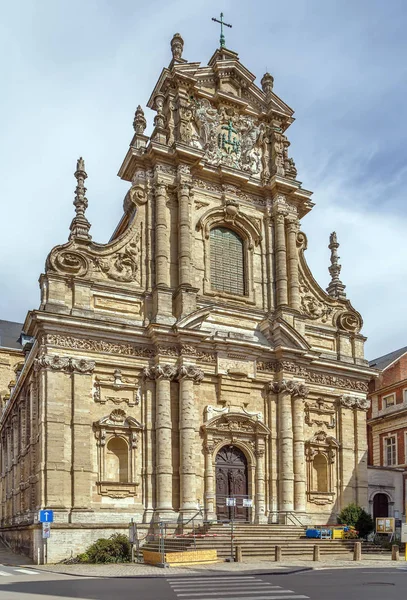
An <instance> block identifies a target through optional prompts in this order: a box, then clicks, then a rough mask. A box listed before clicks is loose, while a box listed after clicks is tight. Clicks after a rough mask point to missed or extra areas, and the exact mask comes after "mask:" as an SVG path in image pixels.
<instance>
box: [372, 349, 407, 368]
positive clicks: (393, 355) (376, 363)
mask: <svg viewBox="0 0 407 600" xmlns="http://www.w3.org/2000/svg"><path fill="white" fill-rule="evenodd" d="M406 352H407V346H404V348H400V349H399V350H394V351H393V352H390V353H389V354H385V355H384V356H379V358H374V359H373V360H370V361H369V366H370V367H375V368H376V369H380V370H382V371H383V369H387V367H388V366H389V365H391V364H392V363H393V362H394V361H395V360H397V359H398V358H400V357H401V356H403V354H405V353H406Z"/></svg>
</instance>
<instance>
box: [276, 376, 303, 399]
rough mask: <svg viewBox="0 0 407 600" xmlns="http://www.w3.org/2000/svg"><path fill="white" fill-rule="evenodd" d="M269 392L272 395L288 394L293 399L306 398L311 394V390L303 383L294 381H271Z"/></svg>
mask: <svg viewBox="0 0 407 600" xmlns="http://www.w3.org/2000/svg"><path fill="white" fill-rule="evenodd" d="M268 390H269V391H270V392H271V393H272V394H281V393H284V392H285V393H288V394H290V395H291V396H292V397H300V398H306V397H307V396H308V394H309V389H308V388H307V386H305V385H304V384H303V383H300V382H298V381H294V380H288V381H285V380H283V381H270V382H269V383H268Z"/></svg>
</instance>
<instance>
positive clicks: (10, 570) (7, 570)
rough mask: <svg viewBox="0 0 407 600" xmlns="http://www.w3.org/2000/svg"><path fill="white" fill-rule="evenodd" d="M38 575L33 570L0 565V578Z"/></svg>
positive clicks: (37, 572)
mask: <svg viewBox="0 0 407 600" xmlns="http://www.w3.org/2000/svg"><path fill="white" fill-rule="evenodd" d="M20 574H23V575H39V574H40V573H39V571H34V570H33V569H23V568H20V567H8V566H7V565H0V577H15V576H16V575H20Z"/></svg>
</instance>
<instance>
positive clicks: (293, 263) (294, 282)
mask: <svg viewBox="0 0 407 600" xmlns="http://www.w3.org/2000/svg"><path fill="white" fill-rule="evenodd" d="M287 233H288V235H287V238H288V240H287V241H288V244H287V249H288V289H289V299H290V306H291V308H294V309H296V310H299V309H300V283H299V278H298V252H297V233H298V219H296V218H295V217H294V218H290V219H289V220H287Z"/></svg>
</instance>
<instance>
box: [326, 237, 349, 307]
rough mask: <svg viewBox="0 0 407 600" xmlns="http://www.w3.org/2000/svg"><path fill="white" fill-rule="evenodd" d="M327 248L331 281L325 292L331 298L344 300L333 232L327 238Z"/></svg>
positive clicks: (343, 287) (343, 289) (344, 295)
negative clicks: (329, 256) (329, 255)
mask: <svg viewBox="0 0 407 600" xmlns="http://www.w3.org/2000/svg"><path fill="white" fill-rule="evenodd" d="M328 248H329V249H330V251H331V266H330V267H329V272H330V274H331V281H330V284H329V285H328V287H327V288H326V291H327V292H328V294H329V295H330V296H331V297H332V298H338V299H340V300H344V299H345V298H346V294H345V287H346V286H345V285H343V283H342V281H341V280H340V279H339V274H340V272H341V269H342V267H341V265H340V264H339V258H340V257H339V256H338V248H339V243H338V240H337V237H336V232H335V231H334V232H333V233H331V235H330V236H329V246H328Z"/></svg>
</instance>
